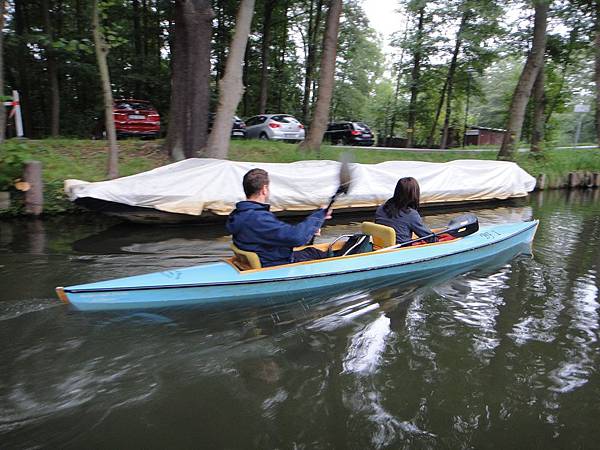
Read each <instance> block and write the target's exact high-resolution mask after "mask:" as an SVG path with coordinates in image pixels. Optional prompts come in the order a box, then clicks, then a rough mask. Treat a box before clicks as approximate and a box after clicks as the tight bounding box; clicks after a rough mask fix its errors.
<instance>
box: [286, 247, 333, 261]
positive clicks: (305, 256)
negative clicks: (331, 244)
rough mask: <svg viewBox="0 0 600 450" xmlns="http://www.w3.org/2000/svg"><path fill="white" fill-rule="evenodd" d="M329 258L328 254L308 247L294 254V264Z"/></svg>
mask: <svg viewBox="0 0 600 450" xmlns="http://www.w3.org/2000/svg"><path fill="white" fill-rule="evenodd" d="M323 258H327V252H324V251H322V250H319V249H318V248H314V247H307V248H304V249H302V250H298V251H296V252H294V253H292V262H300V261H312V260H313V259H323Z"/></svg>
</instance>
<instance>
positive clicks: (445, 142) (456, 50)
mask: <svg viewBox="0 0 600 450" xmlns="http://www.w3.org/2000/svg"><path fill="white" fill-rule="evenodd" d="M468 19H469V9H467V10H466V11H465V12H464V13H463V15H462V18H461V20H460V26H459V27H458V32H457V33H456V45H455V46H454V53H453V54H452V60H451V61H450V67H449V68H448V76H447V77H446V83H445V84H446V86H447V96H446V115H445V117H444V127H443V128H442V140H441V142H440V148H441V149H445V148H446V147H448V133H449V129H450V115H451V114H452V90H453V88H454V73H455V72H456V61H457V60H458V54H459V53H460V46H461V44H462V33H463V30H464V28H465V25H466V23H467V20H468ZM434 133H435V132H434Z"/></svg>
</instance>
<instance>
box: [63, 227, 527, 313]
mask: <svg viewBox="0 0 600 450" xmlns="http://www.w3.org/2000/svg"><path fill="white" fill-rule="evenodd" d="M537 226H538V221H537V220H535V221H530V222H521V223H511V224H502V225H494V226H489V227H484V228H481V229H479V230H478V231H477V232H475V233H473V234H471V235H468V236H465V237H461V238H457V239H453V240H449V241H445V242H436V243H432V244H425V245H419V246H409V247H401V248H394V246H383V247H381V248H377V247H376V249H375V250H374V251H372V252H368V253H361V254H357V255H348V256H340V257H333V258H328V259H321V260H316V261H307V262H299V263H293V264H286V265H281V266H275V267H268V268H259V269H251V268H250V269H247V268H246V267H244V265H243V264H242V263H241V261H240V260H239V258H238V257H234V258H230V259H228V260H225V261H220V262H215V263H208V264H202V265H198V266H194V267H189V268H184V269H176V270H169V271H165V272H157V273H151V274H146V275H138V276H132V277H127V278H120V279H115V280H108V281H101V282H96V283H90V284H82V285H77V286H69V287H65V288H62V287H59V288H57V293H58V296H59V298H60V299H61V300H63V301H64V302H66V303H70V304H71V305H72V306H73V307H74V308H76V309H78V310H83V311H101V310H120V309H145V308H164V307H172V306H191V305H204V304H210V303H221V302H228V301H233V300H237V301H244V300H253V299H254V300H261V299H263V300H267V299H270V298H271V297H274V296H279V295H285V296H286V297H287V296H290V295H301V294H303V293H306V292H311V291H314V290H317V289H329V288H330V287H333V286H335V288H336V289H337V288H339V287H340V286H345V285H351V284H355V283H360V284H361V285H364V283H366V282H370V281H376V280H385V279H388V280H391V281H393V282H394V283H395V282H398V283H401V282H405V281H412V280H417V279H420V278H427V277H429V276H432V275H435V274H436V273H439V272H440V271H443V270H449V269H452V268H457V267H460V266H462V265H471V266H472V265H473V264H477V263H478V262H484V261H489V260H493V258H495V257H497V256H498V255H500V254H502V253H504V252H506V251H508V250H511V249H518V248H521V247H523V246H528V245H529V244H530V243H531V242H532V240H533V237H534V235H535V232H536V230H537ZM325 245H327V244H325ZM238 256H239V255H238ZM244 269H245V270H244Z"/></svg>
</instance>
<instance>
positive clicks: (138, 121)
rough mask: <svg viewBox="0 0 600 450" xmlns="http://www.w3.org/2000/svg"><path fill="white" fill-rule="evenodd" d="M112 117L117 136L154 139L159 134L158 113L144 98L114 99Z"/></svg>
mask: <svg viewBox="0 0 600 450" xmlns="http://www.w3.org/2000/svg"><path fill="white" fill-rule="evenodd" d="M113 118H114V120H115V127H116V129H117V137H128V136H136V137H142V138H150V139H154V138H157V137H159V136H160V115H159V114H158V111H157V110H156V108H155V107H154V106H152V104H151V103H150V102H148V101H146V100H134V99H121V100H115V102H114V106H113Z"/></svg>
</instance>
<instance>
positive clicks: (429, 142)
mask: <svg viewBox="0 0 600 450" xmlns="http://www.w3.org/2000/svg"><path fill="white" fill-rule="evenodd" d="M446 89H448V77H446V79H445V80H444V86H442V92H441V93H440V99H439V101H438V105H437V108H436V109H435V119H433V123H432V124H431V130H429V136H427V147H429V148H431V147H433V144H434V143H435V130H437V125H438V121H439V120H440V115H441V114H442V108H443V106H444V100H445V99H446Z"/></svg>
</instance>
